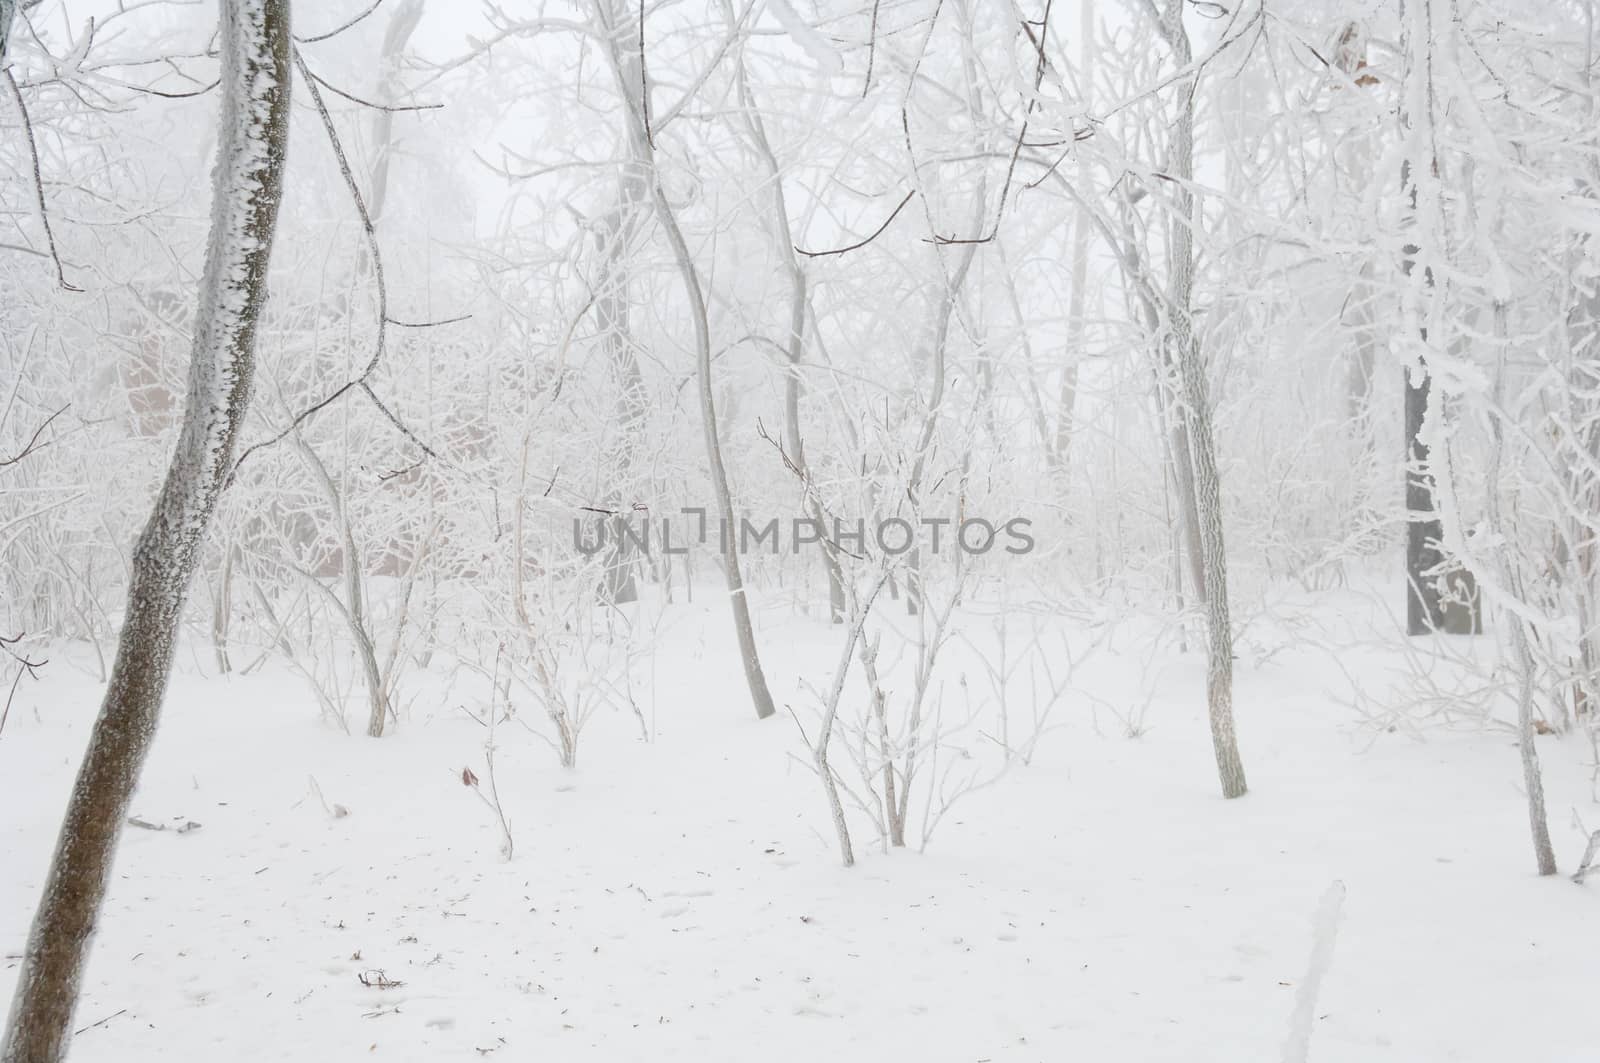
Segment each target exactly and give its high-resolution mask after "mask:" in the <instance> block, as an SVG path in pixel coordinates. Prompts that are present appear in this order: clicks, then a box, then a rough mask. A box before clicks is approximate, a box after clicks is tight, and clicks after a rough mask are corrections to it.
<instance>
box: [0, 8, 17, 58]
mask: <svg viewBox="0 0 1600 1063" xmlns="http://www.w3.org/2000/svg"><path fill="white" fill-rule="evenodd" d="M21 3H22V0H0V63H4V62H5V61H6V56H7V54H8V53H9V51H10V48H11V21H12V19H14V18H15V17H16V14H17V8H18V7H19V6H21Z"/></svg>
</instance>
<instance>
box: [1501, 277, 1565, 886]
mask: <svg viewBox="0 0 1600 1063" xmlns="http://www.w3.org/2000/svg"><path fill="white" fill-rule="evenodd" d="M1507 331H1508V330H1507V328H1506V304H1505V303H1502V302H1497V303H1495V307H1494V339H1495V374H1494V395H1493V402H1494V408H1493V409H1491V410H1490V411H1489V423H1490V450H1489V468H1488V470H1487V475H1486V476H1485V477H1484V479H1485V480H1486V481H1487V491H1486V492H1485V498H1484V513H1485V515H1486V516H1487V518H1488V523H1489V532H1490V534H1492V535H1493V536H1494V540H1495V547H1494V553H1495V560H1496V562H1497V566H1496V567H1497V568H1499V570H1500V571H1499V575H1500V582H1501V585H1502V592H1503V593H1504V594H1505V595H1506V597H1507V598H1508V599H1511V600H1512V601H1513V602H1521V601H1522V594H1521V588H1520V587H1519V584H1518V580H1517V573H1516V570H1515V569H1514V568H1513V567H1512V564H1511V548H1510V547H1509V546H1507V545H1506V539H1505V520H1504V518H1503V516H1502V515H1501V512H1500V463H1501V458H1502V455H1503V454H1504V452H1505V427H1504V426H1503V425H1502V424H1501V418H1502V417H1503V416H1504V413H1505V404H1504V389H1505V375H1506V334H1507ZM1505 615H1506V618H1507V620H1508V621H1509V622H1510V624H1511V649H1512V652H1513V653H1514V654H1515V655H1516V658H1517V745H1518V747H1519V749H1520V751H1521V753H1522V788H1523V792H1524V793H1525V794H1526V795H1527V799H1528V830H1529V833H1530V834H1531V836H1532V838H1533V856H1534V862H1535V864H1536V865H1537V866H1538V868H1539V874H1541V875H1553V874H1555V873H1556V856H1555V850H1554V849H1552V848H1551V845H1550V819H1549V816H1548V815H1546V813H1545V804H1544V773H1543V772H1541V771H1540V770H1539V748H1538V746H1537V745H1535V741H1536V739H1537V734H1536V732H1535V730H1534V726H1533V695H1534V689H1533V685H1534V679H1535V675H1534V663H1533V650H1532V647H1531V646H1530V644H1529V643H1530V640H1529V638H1528V624H1527V621H1526V620H1524V619H1523V618H1522V617H1521V616H1520V615H1519V614H1518V613H1517V612H1516V611H1515V610H1513V609H1507V610H1506V611H1505Z"/></svg>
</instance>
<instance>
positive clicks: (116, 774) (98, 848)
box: [0, 0, 290, 1063]
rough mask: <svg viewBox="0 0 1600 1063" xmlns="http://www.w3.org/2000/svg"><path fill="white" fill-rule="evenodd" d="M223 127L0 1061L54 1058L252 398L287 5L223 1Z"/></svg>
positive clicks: (283, 114) (276, 166) (60, 1053)
mask: <svg viewBox="0 0 1600 1063" xmlns="http://www.w3.org/2000/svg"><path fill="white" fill-rule="evenodd" d="M221 8H222V29H221V36H220V50H221V53H222V79H221V83H222V121H221V126H220V130H221V132H220V134H219V137H218V147H217V163H216V171H215V174H214V177H213V184H212V208H211V241H210V244H209V246H208V247H207V250H206V265H205V274H204V277H203V279H202V281H201V287H200V299H199V304H200V305H199V310H198V313H197V315H196V321H197V322H198V324H197V325H196V329H195V336H194V348H193V353H192V355H191V358H190V365H189V397H188V405H187V409H186V412H185V416H184V422H183V429H182V433H181V435H180V437H179V439H178V448H177V452H176V453H175V454H174V455H173V458H172V463H171V466H170V467H169V469H168V472H167V479H166V482H165V483H164V484H163V485H162V488H161V493H160V495H159V496H158V497H157V499H156V503H155V508H154V511H153V512H152V514H151V516H150V521H149V523H148V524H147V525H145V529H144V533H143V534H142V535H140V537H139V542H138V545H137V546H136V547H135V548H134V555H133V568H132V573H131V577H130V581H129V588H128V613H127V619H126V621H125V622H124V624H123V627H122V634H121V638H120V640H119V641H118V644H117V659H116V663H115V665H114V666H113V668H112V671H111V681H110V685H109V686H108V688H107V690H106V696H105V701H104V703H103V704H102V705H101V708H100V716H99V719H98V720H96V722H95V725H94V731H93V732H92V734H91V735H90V738H89V748H88V751H87V753H85V755H84V760H83V765H82V767H81V768H80V769H79V772H78V778H77V782H76V784H75V785H74V786H73V789H72V796H71V798H70V799H69V801H68V804H67V813H66V817H65V820H64V821H63V823H62V825H61V835H60V838H59V839H58V841H57V843H56V851H55V856H54V858H53V859H52V861H51V864H50V870H49V875H48V878H47V880H46V882H45V887H44V892H43V895H42V897H41V898H40V901H39V909H38V913H37V914H36V916H35V918H34V921H33V928H32V930H31V932H30V934H29V936H28V945H27V951H26V953H25V954H24V956H23V961H22V970H21V973H20V974H19V976H18V978H17V990H16V996H15V999H14V1000H13V1003H12V1008H11V1016H10V1020H9V1022H8V1023H7V1027H6V1034H5V1042H4V1047H3V1049H0V1060H4V1063H57V1061H59V1060H61V1059H62V1058H63V1057H64V1056H65V1055H66V1050H67V1043H68V1038H69V1036H70V1030H71V1027H72V1012H73V1008H74V1006H75V1005H76V1003H77V997H78V984H79V979H80V977H81V976H82V973H83V968H84V963H85V960H86V959H87V957H88V954H89V944H90V941H91V939H92V937H93V934H94V929H95V918H96V915H97V914H98V912H99V909H100V903H101V899H102V898H103V896H104V894H105V888H106V882H107V879H108V878H109V876H110V873H111V865H112V859H113V857H114V855H115V853H116V846H117V839H118V837H119V835H120V833H121V828H122V823H123V820H124V819H125V818H126V816H127V811H128V802H129V799H130V798H131V797H132V794H133V788H134V785H135V784H136V783H137V782H138V779H139V771H140V768H141V767H142V766H143V764H144V760H145V754H146V753H147V752H148V751H149V748H150V741H151V739H152V738H153V737H154V735H155V730H156V723H157V721H158V718H159V716H160V711H161V701H162V697H163V695H164V693H165V691H166V686H167V676H168V673H169V672H170V670H171V666H172V653H173V647H174V642H175V640H176V638H177V633H178V623H179V620H180V619H181V617H182V614H183V603H184V598H185V595H186V593H187V590H188V586H189V582H190V578H191V577H192V576H193V574H194V569H195V566H196V563H197V561H198V559H199V556H200V548H201V544H202V542H203V540H204V536H205V531H206V526H207V525H208V524H209V523H210V521H211V515H212V513H213V511H214V510H215V508H216V503H217V498H218V496H219V495H220V494H221V493H222V488H223V483H224V481H225V480H226V478H227V475H228V472H229V469H230V466H231V464H232V461H233V453H234V446H235V442H236V440H237V437H238V432H239V426H240V425H241V424H242V423H243V421H244V414H245V410H246V408H247V406H248V404H249V401H250V383H251V375H252V369H253V362H254V351H255V330H256V321H257V318H258V316H259V314H260V310H261V306H262V302H263V299H264V297H265V293H266V281H267V262H268V259H269V257H270V255H271V250H272V235H273V229H274V226H275V224H276V221H277V214H278V199H279V192H280V190H281V188H282V178H283V160H284V149H285V144H286V141H287V138H288V119H289V47H290V43H289V42H290V37H289V5H288V3H287V2H286V0H223V2H222V4H221Z"/></svg>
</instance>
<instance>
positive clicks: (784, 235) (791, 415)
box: [723, 3, 845, 624]
mask: <svg viewBox="0 0 1600 1063" xmlns="http://www.w3.org/2000/svg"><path fill="white" fill-rule="evenodd" d="M723 10H724V12H725V13H726V15H727V17H728V20H729V22H730V23H731V22H732V21H733V19H734V14H733V8H732V5H731V4H727V3H724V5H723ZM738 76H739V102H740V105H741V106H742V107H743V108H744V118H745V125H746V126H748V127H749V130H750V139H751V141H752V142H753V143H754V144H755V148H756V153H757V154H759V155H760V156H761V160H762V161H763V162H764V163H766V166H767V171H768V179H769V180H770V181H771V182H772V214H771V220H770V226H771V229H772V236H773V241H774V243H775V244H776V245H777V251H778V254H779V256H780V257H781V258H782V263H783V269H784V272H785V273H787V274H788V275H789V334H788V335H787V336H785V337H784V354H785V355H786V356H787V359H788V362H789V365H788V372H787V373H786V374H785V376H784V381H783V434H784V447H785V448H786V449H787V450H788V452H789V460H790V461H791V462H793V463H794V466H795V469H796V470H797V471H798V472H799V474H800V476H801V478H802V479H803V480H806V481H810V479H811V467H810V466H809V465H808V464H807V463H806V452H805V438H804V433H803V432H802V431H801V429H800V398H801V393H802V391H803V390H804V388H803V385H804V380H803V378H802V377H801V375H800V374H801V368H802V366H804V364H805V334H806V311H807V308H808V305H809V300H808V295H807V282H806V271H805V269H804V268H803V267H802V266H801V265H800V256H799V255H798V254H797V253H796V252H795V249H794V247H795V243H794V228H793V226H792V225H791V223H790V221H789V201H788V198H787V197H786V196H785V195H784V191H783V171H782V169H781V168H780V167H779V165H778V156H777V153H776V152H774V151H773V150H772V141H771V140H769V139H768V137H767V125H766V122H765V121H763V120H762V117H761V110H760V108H758V107H757V106H756V100H755V95H754V93H752V92H751V90H750V79H749V76H748V75H747V73H746V72H745V66H744V53H743V49H741V50H740V54H739V66H738ZM806 500H807V503H808V509H809V513H810V516H811V519H812V520H814V521H816V524H817V528H818V529H819V531H818V534H819V535H827V534H828V533H829V530H830V529H828V526H827V523H826V520H825V518H826V514H825V513H823V510H822V503H821V501H820V499H819V498H818V497H817V495H816V494H814V493H812V492H807V495H806ZM822 556H823V562H824V564H825V565H826V567H827V572H828V615H829V617H830V618H831V619H832V621H833V623H835V624H842V623H844V618H845V600H844V572H843V570H842V568H841V566H840V564H839V558H838V557H837V556H836V555H835V553H834V552H833V551H832V550H826V549H825V550H823V551H822Z"/></svg>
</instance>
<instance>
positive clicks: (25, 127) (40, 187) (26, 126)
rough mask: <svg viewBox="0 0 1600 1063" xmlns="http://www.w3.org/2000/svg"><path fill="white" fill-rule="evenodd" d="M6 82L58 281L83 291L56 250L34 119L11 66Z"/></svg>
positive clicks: (66, 286)
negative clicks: (65, 269)
mask: <svg viewBox="0 0 1600 1063" xmlns="http://www.w3.org/2000/svg"><path fill="white" fill-rule="evenodd" d="M5 75H6V84H8V85H10V86H11V98H12V99H13V100H16V101H17V112H18V113H19V114H21V115H22V131H23V133H24V134H25V135H26V138H27V141H28V155H29V156H30V157H31V158H32V160H33V193H34V198H35V199H36V201H37V202H38V205H39V221H40V222H42V223H43V224H44V238H45V242H46V243H48V244H49V245H50V261H52V262H54V263H55V264H56V282H57V283H58V284H60V285H61V287H62V288H63V289H64V290H65V291H69V292H81V291H83V289H82V288H79V287H78V286H77V285H75V284H69V283H68V282H67V275H66V274H65V273H64V272H62V269H61V255H60V254H59V253H58V252H57V251H56V234H55V230H53V229H52V228H51V227H50V208H49V207H47V206H46V205H45V202H44V177H43V176H42V175H41V174H40V172H39V145H38V142H37V141H35V140H34V138H33V120H32V119H30V118H29V117H28V105H27V104H26V103H24V102H23V100H22V90H21V89H20V88H18V87H17V79H16V78H15V77H12V75H11V68H10V67H7V68H6V71H5Z"/></svg>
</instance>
